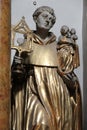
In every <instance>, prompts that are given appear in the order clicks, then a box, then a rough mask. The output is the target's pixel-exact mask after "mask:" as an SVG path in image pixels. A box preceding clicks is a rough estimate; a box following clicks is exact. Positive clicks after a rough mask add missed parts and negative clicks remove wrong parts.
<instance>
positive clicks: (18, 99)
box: [11, 6, 81, 130]
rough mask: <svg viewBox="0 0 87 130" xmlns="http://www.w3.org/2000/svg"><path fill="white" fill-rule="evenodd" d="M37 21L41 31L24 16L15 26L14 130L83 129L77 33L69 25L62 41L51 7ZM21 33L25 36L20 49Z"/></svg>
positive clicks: (39, 11) (41, 10) (41, 11)
mask: <svg viewBox="0 0 87 130" xmlns="http://www.w3.org/2000/svg"><path fill="white" fill-rule="evenodd" d="M33 20H34V22H35V24H36V30H31V29H30V28H29V27H28V25H27V24H26V22H25V19H24V17H23V18H22V20H21V21H20V22H19V24H17V25H16V26H13V27H12V47H11V48H12V49H15V50H16V53H15V56H14V60H13V64H12V67H11V72H12V74H11V77H12V87H11V99H12V100H11V130H81V122H80V121H81V116H80V115H81V110H80V109H79V108H81V94H80V88H79V82H78V79H77V76H76V75H75V73H74V69H75V68H77V67H78V66H79V59H78V58H79V54H78V47H77V45H76V43H75V41H76V39H77V37H76V34H75V30H73V29H72V31H69V30H68V31H66V30H67V28H68V27H66V26H63V27H62V28H61V36H60V37H59V40H58V41H57V40H56V36H55V35H54V33H53V32H51V31H50V29H51V28H52V27H53V25H54V24H55V22H56V16H55V13H54V10H53V9H52V8H50V7H48V6H41V7H39V8H38V9H36V10H35V12H34V13H33ZM64 30H65V31H66V33H67V34H68V33H71V35H72V37H67V36H66V35H67V34H65V33H64ZM16 32H17V33H21V34H23V39H22V40H20V39H18V40H17V43H18V45H17V46H16V45H14V37H15V33H16ZM73 32H74V33H73ZM72 33H73V34H72ZM73 35H74V37H73ZM64 38H65V40H66V41H67V42H66V41H63V40H64ZM70 48H71V49H70ZM71 50H72V51H73V52H74V54H73V52H72V53H71ZM69 53H70V54H71V55H70V54H69ZM64 54H65V55H64ZM73 61H75V62H73ZM77 100H78V101H77ZM78 109H79V110H78ZM77 114H78V115H77ZM78 122H80V124H79V123H78Z"/></svg>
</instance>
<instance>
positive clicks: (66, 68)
mask: <svg viewBox="0 0 87 130" xmlns="http://www.w3.org/2000/svg"><path fill="white" fill-rule="evenodd" d="M60 32H61V36H60V37H59V40H58V47H57V49H58V70H59V73H60V75H61V77H62V79H63V81H64V83H65V84H66V86H67V88H68V90H69V93H70V97H71V102H72V112H73V124H74V125H73V129H75V130H82V103H81V91H80V84H79V80H78V77H77V76H76V74H75V72H74V69H76V68H77V67H79V65H80V62H79V50H78V45H77V44H76V40H77V39H78V37H77V35H76V31H75V29H73V28H72V29H71V30H70V29H69V28H68V27H67V26H66V25H64V26H62V28H61V30H60Z"/></svg>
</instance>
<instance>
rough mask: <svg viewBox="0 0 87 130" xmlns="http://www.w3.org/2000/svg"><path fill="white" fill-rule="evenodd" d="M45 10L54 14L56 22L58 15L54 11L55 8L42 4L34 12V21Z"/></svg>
mask: <svg viewBox="0 0 87 130" xmlns="http://www.w3.org/2000/svg"><path fill="white" fill-rule="evenodd" d="M43 11H48V12H49V13H50V14H51V15H53V24H54V23H55V22H56V16H55V13H54V10H53V9H52V8H51V7H48V6H41V7H39V8H37V9H36V10H35V12H34V13H33V19H34V21H35V20H36V19H37V17H38V16H39V15H40V14H41V13H42V12H43Z"/></svg>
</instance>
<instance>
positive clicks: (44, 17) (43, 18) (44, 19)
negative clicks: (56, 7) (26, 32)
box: [36, 11, 53, 30]
mask: <svg viewBox="0 0 87 130" xmlns="http://www.w3.org/2000/svg"><path fill="white" fill-rule="evenodd" d="M52 21H53V15H51V14H50V13H49V12H48V11H43V12H42V13H41V14H40V15H39V16H38V17H37V20H36V24H37V26H38V27H39V28H44V29H47V30H49V29H50V28H51V27H52V26H53V23H52Z"/></svg>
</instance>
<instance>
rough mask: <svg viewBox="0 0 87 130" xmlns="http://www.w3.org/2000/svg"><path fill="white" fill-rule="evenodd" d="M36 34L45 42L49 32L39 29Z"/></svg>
mask: <svg viewBox="0 0 87 130" xmlns="http://www.w3.org/2000/svg"><path fill="white" fill-rule="evenodd" d="M35 34H36V35H38V36H39V37H40V38H41V39H42V40H45V39H47V38H48V34H49V30H46V29H42V28H38V27H37V30H36V31H35Z"/></svg>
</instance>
